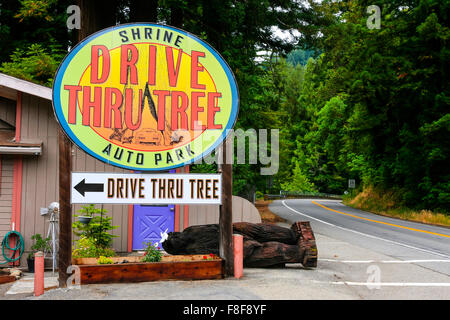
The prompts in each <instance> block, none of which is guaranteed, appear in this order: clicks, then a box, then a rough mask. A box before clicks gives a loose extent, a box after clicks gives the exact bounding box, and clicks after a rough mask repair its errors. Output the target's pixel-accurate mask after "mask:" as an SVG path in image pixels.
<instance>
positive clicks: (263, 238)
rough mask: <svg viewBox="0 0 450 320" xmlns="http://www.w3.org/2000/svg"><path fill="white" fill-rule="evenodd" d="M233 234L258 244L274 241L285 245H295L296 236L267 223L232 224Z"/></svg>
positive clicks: (290, 231)
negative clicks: (243, 236)
mask: <svg viewBox="0 0 450 320" xmlns="http://www.w3.org/2000/svg"><path fill="white" fill-rule="evenodd" d="M233 230H234V232H235V233H238V234H242V235H245V236H248V237H249V238H252V239H254V240H256V241H258V242H270V241H276V242H281V243H286V244H296V243H297V234H296V233H295V232H294V231H293V230H291V229H288V228H283V227H280V226H277V225H274V224H269V223H248V222H236V223H233Z"/></svg>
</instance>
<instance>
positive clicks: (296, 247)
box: [162, 222, 317, 268]
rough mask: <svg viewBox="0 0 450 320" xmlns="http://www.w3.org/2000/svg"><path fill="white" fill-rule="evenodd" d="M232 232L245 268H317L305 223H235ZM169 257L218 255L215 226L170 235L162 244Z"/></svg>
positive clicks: (193, 227) (307, 227)
mask: <svg viewBox="0 0 450 320" xmlns="http://www.w3.org/2000/svg"><path fill="white" fill-rule="evenodd" d="M233 231H234V233H237V234H241V235H243V237H244V248H243V249H244V266H245V267H276V266H283V265H284V264H285V263H301V264H302V265H303V266H304V267H308V268H311V267H317V246H316V241H315V238H314V233H313V231H312V229H311V226H310V224H309V222H296V223H294V224H293V225H292V226H291V228H290V229H288V228H283V227H280V226H277V225H273V224H268V223H248V222H237V223H234V224H233ZM162 246H163V248H164V250H165V251H166V252H168V253H170V254H209V253H213V254H216V255H217V254H219V225H218V224H208V225H200V226H191V227H189V228H186V229H185V230H184V231H183V232H170V233H169V236H168V238H167V240H166V241H164V242H163V243H162Z"/></svg>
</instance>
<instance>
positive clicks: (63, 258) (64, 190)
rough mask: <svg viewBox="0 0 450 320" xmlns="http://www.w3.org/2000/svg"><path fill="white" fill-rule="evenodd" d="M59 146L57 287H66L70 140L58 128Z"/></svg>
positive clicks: (69, 240)
mask: <svg viewBox="0 0 450 320" xmlns="http://www.w3.org/2000/svg"><path fill="white" fill-rule="evenodd" d="M58 145H59V146H58V147H59V251H58V280H59V287H60V288H64V287H66V282H67V279H68V277H69V275H68V274H67V268H68V267H69V266H70V265H71V264H72V207H71V205H70V188H69V187H68V186H70V185H71V181H70V172H71V171H72V142H70V140H69V139H68V138H67V136H66V135H65V134H64V132H63V131H62V130H61V129H59V130H58Z"/></svg>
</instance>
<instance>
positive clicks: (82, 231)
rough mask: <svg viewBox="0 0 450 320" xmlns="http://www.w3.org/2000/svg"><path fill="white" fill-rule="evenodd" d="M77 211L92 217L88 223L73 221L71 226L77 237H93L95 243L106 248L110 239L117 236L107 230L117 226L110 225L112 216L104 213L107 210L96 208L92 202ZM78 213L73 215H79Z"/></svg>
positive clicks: (110, 241)
mask: <svg viewBox="0 0 450 320" xmlns="http://www.w3.org/2000/svg"><path fill="white" fill-rule="evenodd" d="M78 212H79V213H81V215H83V216H89V217H92V220H91V221H90V222H89V223H88V224H84V223H81V222H80V221H77V222H74V223H73V224H72V227H73V229H74V231H73V233H75V234H76V235H77V236H79V237H86V238H92V239H95V242H96V245H97V246H100V247H102V248H108V247H109V246H111V243H112V239H113V238H115V237H117V236H114V235H112V234H110V233H109V232H108V231H110V230H113V229H116V228H118V226H113V225H112V217H109V216H107V215H106V213H107V212H108V211H107V210H104V209H97V208H95V206H94V205H93V204H90V205H88V206H83V207H82V208H81V209H80V210H78ZM79 216H80V215H75V217H77V218H78V217H79Z"/></svg>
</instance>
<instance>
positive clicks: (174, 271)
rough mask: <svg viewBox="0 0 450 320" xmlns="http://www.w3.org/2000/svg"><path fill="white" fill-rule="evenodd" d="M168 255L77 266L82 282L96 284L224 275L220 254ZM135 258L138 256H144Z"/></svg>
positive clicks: (218, 276) (221, 276)
mask: <svg viewBox="0 0 450 320" xmlns="http://www.w3.org/2000/svg"><path fill="white" fill-rule="evenodd" d="M167 257H174V258H171V259H172V261H167V260H169V259H170V258H167ZM167 257H166V258H165V259H162V261H161V262H130V263H119V264H103V265H98V264H78V265H77V266H78V267H79V268H80V276H81V278H80V282H81V284H92V283H120V282H145V281H157V280H206V279H222V278H223V266H222V265H223V261H222V259H220V258H215V259H212V260H199V259H198V257H201V258H202V259H203V255H200V256H199V255H196V256H167ZM175 257H176V258H175ZM116 258H119V259H122V260H123V259H126V260H128V261H130V259H129V258H131V257H116ZM133 258H136V259H137V258H141V257H133ZM163 258H164V257H163ZM173 260H178V261H173ZM180 260H181V261H180ZM183 260H184V261H183ZM186 260H188V261H186ZM80 262H82V261H80Z"/></svg>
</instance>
